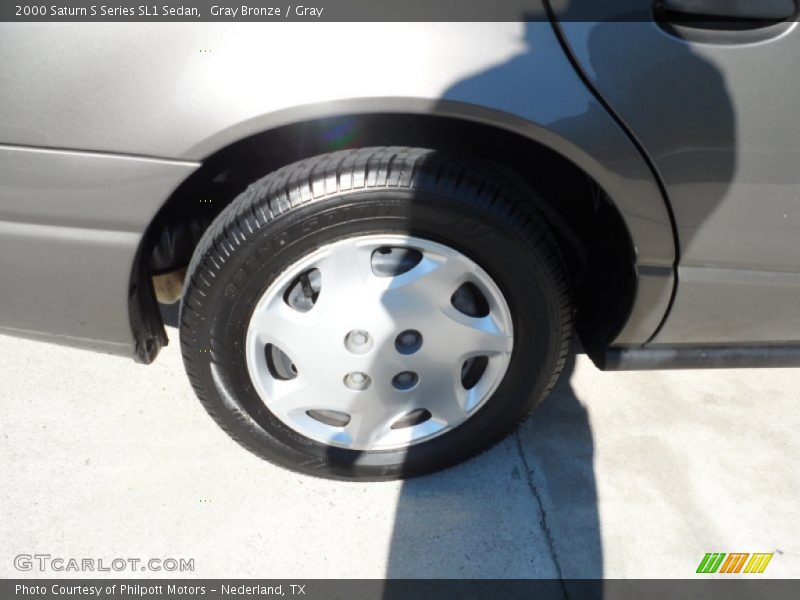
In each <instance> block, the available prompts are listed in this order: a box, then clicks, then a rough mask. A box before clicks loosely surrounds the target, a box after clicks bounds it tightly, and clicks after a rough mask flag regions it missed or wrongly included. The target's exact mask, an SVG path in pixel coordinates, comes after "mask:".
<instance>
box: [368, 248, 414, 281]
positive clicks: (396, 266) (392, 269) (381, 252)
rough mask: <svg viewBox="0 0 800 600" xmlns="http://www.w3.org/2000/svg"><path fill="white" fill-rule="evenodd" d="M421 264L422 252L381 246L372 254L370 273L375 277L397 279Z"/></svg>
mask: <svg viewBox="0 0 800 600" xmlns="http://www.w3.org/2000/svg"><path fill="white" fill-rule="evenodd" d="M420 262H422V252H420V251H419V250H416V249H414V248H404V247H400V246H381V247H380V248H376V249H375V250H373V252H372V258H371V264H372V273H373V274H374V275H375V276H376V277H397V276H398V275H402V274H403V273H408V272H409V271H410V270H411V269H413V268H414V267H416V266H417V265H418V264H419V263H420Z"/></svg>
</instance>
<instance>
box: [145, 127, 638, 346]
mask: <svg viewBox="0 0 800 600" xmlns="http://www.w3.org/2000/svg"><path fill="white" fill-rule="evenodd" d="M366 146H409V147H423V148H433V149H436V150H441V151H446V152H453V153H458V154H469V155H471V156H473V157H475V158H478V159H482V160H485V161H487V162H491V163H493V164H494V165H495V166H496V167H497V168H499V169H500V170H502V171H504V173H505V174H506V175H507V176H509V177H511V178H512V179H514V180H515V181H516V182H517V183H518V184H519V185H521V186H524V187H527V188H533V189H535V190H536V191H537V192H538V196H539V197H540V198H542V199H544V204H542V205H540V206H539V209H540V210H541V211H542V212H543V214H544V216H545V218H546V219H547V220H548V221H549V223H550V225H551V227H552V228H553V231H554V233H555V235H556V237H557V241H558V243H559V246H560V248H561V249H562V252H563V255H564V258H565V260H566V263H567V266H568V270H569V274H570V278H571V282H572V288H573V291H574V297H575V305H576V308H577V314H576V328H577V332H578V334H579V336H580V337H581V339H582V341H583V343H584V345H585V346H592V347H603V346H605V345H607V344H608V343H609V342H610V341H611V340H612V339H613V338H614V336H615V335H616V334H617V333H618V332H619V330H620V329H621V328H622V326H623V325H624V324H625V321H626V320H627V317H628V314H629V312H630V309H631V306H632V303H633V299H634V295H635V291H636V275H635V269H634V261H635V257H634V250H633V244H632V241H631V239H630V236H629V233H628V230H627V228H626V227H625V224H624V222H623V220H622V217H621V216H620V214H619V212H618V211H617V209H616V207H615V206H614V205H613V203H612V202H611V200H610V199H609V198H608V196H607V195H606V194H605V193H604V192H603V190H602V189H601V188H600V187H599V186H598V185H597V183H596V182H595V181H594V180H593V179H592V178H591V177H589V176H588V175H587V174H586V173H584V172H583V171H582V170H581V169H579V168H578V167H577V166H575V165H574V164H573V163H572V162H570V161H569V160H567V159H566V158H564V157H563V156H561V155H560V154H558V153H556V152H554V151H553V150H550V149H549V148H546V147H545V146H543V145H541V144H538V143H536V142H534V141H532V140H530V139H529V138H526V137H523V136H520V135H518V134H515V133H512V132H509V131H506V130H503V129H499V128H495V127H492V126H490V125H485V124H480V123H473V122H469V121H463V120H460V119H452V118H446V117H438V116H420V115H404V114H370V115H351V116H346V117H335V118H327V119H319V120H314V121H309V122H303V123H297V124H293V125H288V126H284V127H280V128H277V129H273V130H270V131H266V132H263V133H260V134H257V135H254V136H251V137H248V138H245V139H243V140H240V141H239V142H236V143H234V144H232V145H230V146H227V147H226V148H223V149H222V150H220V151H218V152H216V153H215V154H213V155H212V156H210V157H208V158H207V159H206V160H204V161H203V165H202V166H201V167H200V168H199V169H198V170H197V171H196V172H195V173H193V174H192V175H191V177H189V178H188V179H187V180H186V181H185V182H183V183H182V184H181V185H180V187H179V188H178V189H177V190H176V191H175V192H174V193H173V194H172V195H171V196H170V198H169V199H168V200H167V201H166V203H165V204H164V206H163V207H162V208H161V210H160V211H159V212H158V214H157V215H156V217H155V218H154V219H153V221H152V222H151V224H150V226H149V227H148V229H147V231H146V233H145V236H144V238H143V241H142V244H141V246H140V248H139V253H138V255H137V259H136V263H135V265H134V269H133V275H132V282H131V295H130V298H131V306H130V309H131V310H130V312H131V325H132V328H133V333H134V337H135V339H136V341H137V355H138V358H139V360H141V361H143V362H150V361H152V360H153V359H154V358H155V355H156V354H157V352H158V349H159V348H160V346H161V344H162V343H165V342H166V334H165V333H164V327H163V323H162V318H161V313H160V311H159V310H158V305H157V303H156V300H155V293H154V290H153V285H152V282H151V277H152V276H153V275H158V274H161V273H167V272H172V271H176V270H179V269H181V268H182V267H185V266H186V265H187V264H188V263H189V260H190V259H191V256H192V253H193V251H194V248H195V246H196V245H197V243H198V241H199V239H200V237H201V236H202V234H203V232H204V231H205V229H206V228H207V227H208V225H209V224H210V223H211V222H212V221H213V219H214V218H215V217H216V216H217V215H218V214H219V213H220V212H221V211H222V210H223V209H224V208H225V207H226V206H227V205H228V204H230V202H231V201H232V200H233V199H234V198H236V196H238V195H239V193H240V192H241V191H243V190H244V189H245V188H246V187H247V186H248V185H249V184H250V183H252V182H253V181H255V180H256V179H258V178H260V177H263V176H264V175H266V174H267V173H270V172H271V171H274V170H275V169H278V168H280V167H282V166H284V165H287V164H291V163H293V162H295V161H297V160H301V159H304V158H309V157H312V156H315V155H318V154H323V153H325V152H331V151H334V150H341V149H346V148H356V147H366Z"/></svg>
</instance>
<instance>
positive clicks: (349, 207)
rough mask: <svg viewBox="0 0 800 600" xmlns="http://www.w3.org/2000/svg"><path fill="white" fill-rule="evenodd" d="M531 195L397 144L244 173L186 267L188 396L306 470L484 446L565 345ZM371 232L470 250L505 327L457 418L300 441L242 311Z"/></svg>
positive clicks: (563, 307) (414, 460) (429, 457)
mask: <svg viewBox="0 0 800 600" xmlns="http://www.w3.org/2000/svg"><path fill="white" fill-rule="evenodd" d="M536 202H537V199H536V198H535V197H533V198H532V197H531V192H524V193H523V192H522V191H521V190H520V189H519V188H518V187H517V186H515V185H514V184H512V183H510V181H509V180H508V179H506V178H505V177H504V176H502V175H501V174H500V173H499V172H498V171H496V170H493V169H491V168H489V167H487V166H485V165H481V164H476V163H475V162H473V161H471V160H469V159H462V158H454V157H452V156H446V155H441V154H439V153H437V152H434V151H430V150H421V149H409V148H365V149H360V150H352V151H341V152H335V153H332V154H326V155H323V156H318V157H315V158H311V159H308V160H304V161H301V162H298V163H295V164H292V165H289V166H287V167H284V168H281V169H279V170H278V171H275V172H274V173H271V174H269V175H267V176H266V177H264V178H262V179H260V180H258V181H256V182H255V183H253V184H252V185H250V187H249V188H248V189H247V190H245V191H244V192H243V193H242V194H241V195H240V196H239V197H238V198H237V199H236V200H235V201H234V202H233V203H232V204H231V205H230V206H228V207H227V208H226V209H225V210H224V211H223V212H222V213H221V214H220V215H219V216H218V217H217V219H216V220H215V222H214V223H213V224H212V225H211V227H210V228H209V229H208V230H207V231H206V233H205V234H204V236H203V238H202V240H201V242H200V244H199V245H198V247H197V249H196V250H195V253H194V257H193V259H192V262H191V264H190V266H189V271H188V272H189V276H188V279H187V285H186V289H185V292H184V296H183V300H182V303H181V315H180V340H181V350H182V353H183V358H184V364H185V367H186V371H187V373H188V375H189V379H190V380H191V383H192V386H193V387H194V389H195V392H196V393H197V396H198V398H199V399H200V400H201V402H202V403H203V405H204V407H205V408H206V410H207V411H208V413H209V414H210V415H211V416H212V417H213V418H214V419H215V420H216V421H217V423H218V424H219V425H220V426H221V427H222V428H223V429H224V430H225V431H226V432H227V433H228V434H229V435H230V436H231V437H233V438H234V439H235V440H236V441H237V442H239V443H240V444H241V445H242V446H244V447H245V448H247V449H248V450H250V451H251V452H253V453H255V454H257V455H258V456H260V457H262V458H265V459H266V460H268V461H270V462H273V463H275V464H278V465H281V466H283V467H286V468H289V469H292V470H295V471H299V472H302V473H306V474H311V475H316V476H320V477H327V478H334V479H354V480H386V479H396V478H403V477H409V476H415V475H420V474H423V473H428V472H431V471H435V470H438V469H442V468H445V467H448V466H451V465H454V464H456V463H458V462H460V461H463V460H465V459H466V458H469V457H471V456H473V455H475V454H477V453H479V452H481V451H483V450H485V449H487V448H488V447H489V446H490V445H491V444H493V443H494V442H496V441H498V440H499V439H501V438H502V437H503V436H504V435H505V434H507V433H508V432H510V431H511V430H512V429H513V428H514V427H515V426H516V425H517V424H518V423H519V422H520V421H521V420H523V419H524V418H525V417H526V416H527V414H528V413H529V412H530V410H532V409H533V407H534V406H536V405H537V404H538V403H539V402H541V401H542V400H543V399H544V398H545V397H546V395H547V394H548V392H549V391H550V390H551V388H552V387H553V385H554V384H555V382H556V379H557V377H558V374H559V373H560V371H561V369H562V367H563V365H564V362H565V359H566V356H567V352H568V346H569V338H570V335H571V331H572V308H571V299H570V290H569V286H568V282H567V278H566V274H565V273H566V271H565V267H564V263H563V260H562V258H561V255H560V253H559V251H558V248H557V246H556V244H555V242H554V241H553V237H552V236H551V235H550V233H549V231H548V229H547V225H546V223H545V222H544V221H543V219H542V217H541V214H540V213H539V212H538V211H537V210H536V209H535V206H536ZM372 233H404V234H412V235H415V236H418V237H421V238H427V239H429V240H431V241H434V242H439V243H442V244H446V245H448V246H450V247H452V248H454V249H456V250H458V251H460V252H462V253H463V254H464V255H466V256H467V257H470V258H471V259H472V260H473V261H474V262H476V263H477V264H479V265H480V266H481V267H483V269H484V270H485V271H486V272H488V273H489V274H490V275H491V277H492V278H493V279H494V281H495V282H497V284H498V285H499V287H500V288H501V290H502V291H503V293H504V295H505V297H506V300H507V302H508V305H509V307H510V309H511V314H512V319H513V324H514V331H515V332H519V333H518V335H515V338H514V349H513V353H512V357H511V361H510V364H509V367H508V370H507V372H506V375H505V377H504V378H503V380H502V382H501V383H500V385H499V387H498V388H497V390H496V391H495V393H494V395H493V396H492V397H491V398H490V399H489V401H488V402H486V403H485V405H484V406H483V407H482V408H480V409H479V410H478V411H477V413H476V414H475V415H474V416H472V417H471V418H470V419H468V420H467V421H466V422H464V423H463V424H462V425H460V426H459V427H457V428H455V429H453V430H452V431H449V432H448V433H445V434H443V435H441V436H439V437H436V438H433V439H431V440H429V441H424V442H422V443H419V444H416V445H413V446H411V447H409V448H406V449H404V450H383V451H374V452H359V451H354V450H347V449H343V448H338V447H333V446H326V445H324V444H320V443H317V442H315V441H312V440H310V439H308V438H306V437H304V436H302V435H300V434H298V433H296V432H295V431H294V430H292V429H290V428H288V427H287V426H286V425H284V424H283V423H282V422H281V421H280V420H279V419H277V418H276V417H275V416H274V415H272V413H270V411H269V410H268V409H267V408H266V406H265V405H264V403H263V402H262V400H261V399H260V397H259V396H258V394H257V393H256V392H255V390H254V388H253V385H252V384H251V381H250V378H249V375H248V371H247V367H246V364H245V360H244V350H243V348H244V337H245V332H246V330H247V325H248V322H249V316H250V314H251V311H252V310H253V307H254V305H255V303H256V301H257V300H258V299H259V297H260V296H261V295H262V294H263V292H264V291H265V290H266V288H267V287H268V286H269V284H270V283H271V281H272V280H273V279H274V278H275V277H277V276H278V275H279V274H280V272H281V271H282V270H284V269H285V268H286V267H288V266H289V265H291V264H293V263H294V262H295V261H297V260H298V259H299V258H301V257H302V256H304V255H306V254H308V253H309V252H311V251H313V250H315V249H316V248H318V247H320V246H322V245H325V244H328V243H330V242H332V241H335V240H338V239H343V238H347V237H351V236H354V235H363V234H372Z"/></svg>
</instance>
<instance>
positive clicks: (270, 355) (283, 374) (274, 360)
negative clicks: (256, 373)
mask: <svg viewBox="0 0 800 600" xmlns="http://www.w3.org/2000/svg"><path fill="white" fill-rule="evenodd" d="M264 357H265V358H266V359H267V370H268V371H269V374H270V375H272V377H273V378H274V379H277V380H278V381H289V380H290V379H294V378H295V377H297V367H296V366H295V364H294V362H292V359H291V358H289V356H288V355H287V354H286V353H285V352H284V351H283V350H281V349H280V348H278V346H276V345H275V344H267V345H266V346H264Z"/></svg>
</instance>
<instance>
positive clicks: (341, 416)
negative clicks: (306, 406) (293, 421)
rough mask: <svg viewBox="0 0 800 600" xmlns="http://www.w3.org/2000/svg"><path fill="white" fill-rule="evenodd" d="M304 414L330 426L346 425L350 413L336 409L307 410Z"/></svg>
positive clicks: (348, 421)
mask: <svg viewBox="0 0 800 600" xmlns="http://www.w3.org/2000/svg"><path fill="white" fill-rule="evenodd" d="M306 414H307V415H308V416H309V417H311V418H312V419H314V420H316V421H319V422H320V423H322V424H324V425H329V426H331V427H347V425H348V424H349V423H350V415H348V414H347V413H345V412H341V411H338V410H308V411H306Z"/></svg>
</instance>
